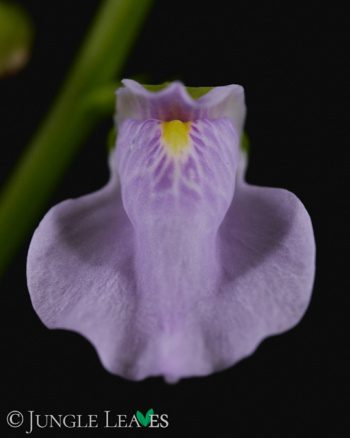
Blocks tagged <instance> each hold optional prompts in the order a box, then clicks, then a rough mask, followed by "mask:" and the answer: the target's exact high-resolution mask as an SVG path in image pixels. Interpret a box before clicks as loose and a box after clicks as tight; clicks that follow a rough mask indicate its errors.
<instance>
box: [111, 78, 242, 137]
mask: <svg viewBox="0 0 350 438" xmlns="http://www.w3.org/2000/svg"><path fill="white" fill-rule="evenodd" d="M122 84H123V85H124V87H121V88H119V89H118V90H117V95H118V101H119V102H118V110H117V114H118V122H119V123H120V122H122V121H123V120H124V119H125V118H129V117H131V118H134V117H133V116H135V118H139V117H137V113H138V112H139V111H140V108H141V107H143V108H145V106H147V104H150V105H152V106H153V107H155V106H157V105H158V103H159V106H162V107H164V106H166V105H167V102H168V103H169V102H175V101H176V102H177V103H178V104H179V105H180V106H181V107H183V108H184V109H185V111H191V112H194V113H198V114H199V113H204V114H206V116H207V117H209V118H210V117H212V118H219V117H227V118H230V119H231V120H232V123H233V125H234V126H235V128H236V130H237V132H238V133H240V132H241V130H242V127H243V122H244V118H245V112H246V110H245V103H244V89H243V87H242V86H241V85H237V84H231V85H225V86H219V87H214V88H212V89H211V90H209V91H208V92H207V93H206V94H204V95H202V96H201V97H199V98H198V99H194V98H193V97H192V96H191V95H190V94H189V93H188V91H187V89H186V87H185V85H184V84H183V83H181V82H179V81H175V82H172V83H170V84H169V85H168V86H166V87H165V88H163V89H162V90H159V91H150V90H147V89H146V88H145V87H143V86H142V85H141V84H139V83H138V82H136V81H134V80H131V79H124V80H123V81H122ZM136 101H138V102H139V103H138V104H136V105H135V107H133V104H134V103H135V102H136ZM126 102H128V103H127V104H126ZM141 102H142V103H141ZM132 108H134V109H132ZM135 108H136V110H135Z"/></svg>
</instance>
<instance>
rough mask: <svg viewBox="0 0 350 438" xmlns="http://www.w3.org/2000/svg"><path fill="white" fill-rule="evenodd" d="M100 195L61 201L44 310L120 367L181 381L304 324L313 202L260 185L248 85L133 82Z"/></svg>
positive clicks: (48, 236)
mask: <svg viewBox="0 0 350 438" xmlns="http://www.w3.org/2000/svg"><path fill="white" fill-rule="evenodd" d="M123 84H124V86H123V87H121V88H120V89H119V90H118V91H117V119H116V122H117V128H118V136H117V143H116V148H114V150H113V151H112V152H111V154H110V169H111V177H110V180H109V182H108V183H107V185H106V186H105V187H103V188H102V189H101V190H98V191H96V192H94V193H92V194H89V195H86V196H83V197H81V198H78V199H70V200H66V201H64V202H62V203H60V204H58V205H57V206H55V207H53V208H52V209H51V210H50V211H49V212H48V213H47V214H46V216H45V217H44V219H43V220H42V221H41V223H40V225H39V227H38V228H37V230H36V231H35V233H34V236H33V239H32V242H31V245H30V249H29V254H28V265H27V276H28V285H29V291H30V294H31V299H32V302H33V306H34V308H35V310H36V311H37V313H38V315H39V317H40V318H41V320H42V321H43V322H44V324H45V325H46V326H47V327H49V328H63V329H69V330H74V331H76V332H78V333H80V334H82V335H83V336H85V337H86V338H87V339H89V340H90V341H91V343H92V344H93V345H94V347H95V348H96V350H97V352H98V355H99V357H100V359H101V361H102V363H103V365H104V366H105V367H106V368H107V369H108V370H109V371H110V372H112V373H115V374H118V375H121V376H124V377H126V378H129V379H133V380H140V379H144V378H145V377H149V376H157V375H162V376H164V377H165V379H166V380H167V381H169V382H174V381H177V380H178V379H180V378H182V377H189V376H203V375H207V374H210V373H213V372H215V371H218V370H221V369H224V368H227V367H230V366H232V365H233V364H235V363H236V362H237V361H239V360H240V359H242V358H244V357H246V356H248V355H250V354H251V353H252V352H253V351H254V350H255V349H256V348H257V346H258V345H259V343H260V342H261V341H262V340H263V339H264V338H265V337H267V336H270V335H272V334H277V333H281V332H283V331H285V330H287V329H289V328H291V327H292V326H294V325H295V324H297V322H298V321H299V320H300V318H301V317H302V315H303V314H304V312H305V310H306V308H307V306H308V303H309V300H310V295H311V290H312V284H313V278H314V270H315V244H314V236H313V230H312V225H311V221H310V218H309V215H308V213H307V212H306V210H305V208H304V207H303V205H302V203H301V202H300V201H299V200H298V199H297V198H296V197H295V196H294V195H293V194H292V193H290V192H288V191H286V190H283V189H275V188H267V187H258V186H253V185H249V184H247V183H246V182H245V180H244V172H245V167H246V162H247V157H246V153H245V152H244V150H243V149H242V148H241V147H240V139H241V134H242V125H243V122H244V117H245V104H244V93H243V88H242V87H241V86H239V85H228V86H224V87H216V88H213V89H210V90H209V91H208V90H206V91H207V92H206V93H204V94H203V90H202V92H201V93H197V94H202V95H201V96H200V97H198V96H196V98H194V97H192V95H193V94H192V95H191V94H189V92H188V91H187V89H186V88H185V87H184V86H183V85H182V84H181V83H179V82H174V83H171V84H170V85H168V86H167V87H165V88H164V89H162V90H160V91H156V92H155V91H150V90H149V89H146V88H145V87H143V86H142V85H140V84H138V83H136V82H134V81H131V80H125V81H123Z"/></svg>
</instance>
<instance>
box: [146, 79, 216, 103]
mask: <svg viewBox="0 0 350 438" xmlns="http://www.w3.org/2000/svg"><path fill="white" fill-rule="evenodd" d="M170 83H171V82H163V84H159V85H148V84H142V86H143V87H144V88H146V90H148V91H153V92H156V91H161V90H164V88H167V87H168V86H169V85H170ZM213 88H214V87H186V90H187V92H188V94H189V95H190V96H191V97H193V99H199V98H200V97H202V96H204V94H207V93H208V92H209V91H210V90H212V89H213Z"/></svg>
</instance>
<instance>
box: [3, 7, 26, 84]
mask: <svg viewBox="0 0 350 438" xmlns="http://www.w3.org/2000/svg"><path fill="white" fill-rule="evenodd" d="M33 36H34V29H33V25H32V21H31V19H30V17H29V16H28V14H27V13H26V11H25V10H24V9H23V8H21V7H20V6H18V5H16V4H13V3H10V2H4V1H0V77H2V76H7V75H10V74H13V73H16V72H17V71H18V70H20V69H21V68H22V67H23V66H24V65H25V64H26V63H27V61H28V59H29V55H30V51H31V46H32V42H33Z"/></svg>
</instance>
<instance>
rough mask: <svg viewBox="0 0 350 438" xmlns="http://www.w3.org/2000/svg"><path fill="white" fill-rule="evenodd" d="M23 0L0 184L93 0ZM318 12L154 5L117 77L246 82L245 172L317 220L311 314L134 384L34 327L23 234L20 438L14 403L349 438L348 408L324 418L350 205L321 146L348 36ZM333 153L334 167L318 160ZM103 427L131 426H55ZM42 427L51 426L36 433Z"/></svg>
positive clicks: (15, 267) (6, 327)
mask: <svg viewBox="0 0 350 438" xmlns="http://www.w3.org/2000/svg"><path fill="white" fill-rule="evenodd" d="M20 3H22V4H24V5H25V6H26V8H27V9H28V11H29V12H30V14H31V15H32V17H33V19H34V22H35V25H36V41H35V48H34V53H33V56H32V59H31V62H30V64H29V66H28V67H27V68H26V69H25V70H24V71H23V72H21V73H20V74H19V75H18V76H16V77H12V78H8V79H6V80H3V81H0V120H1V131H0V145H1V169H0V178H1V181H0V182H1V183H3V182H4V181H5V179H6V177H7V176H8V174H9V172H10V170H11V168H12V167H13V166H14V164H15V162H16V160H17V158H18V157H19V155H20V153H21V152H22V150H23V147H24V145H25V144H26V143H27V142H28V140H29V139H30V137H31V136H32V134H33V132H34V131H35V129H36V127H37V126H38V124H39V122H40V120H41V119H42V117H43V116H44V115H45V112H46V111H47V109H48V107H49V105H50V103H51V102H52V99H53V98H54V96H55V95H56V93H57V91H58V89H59V86H60V84H61V83H62V79H63V78H64V75H65V73H66V72H67V69H68V68H69V65H70V64H71V61H72V60H73V58H74V55H75V53H76V50H77V49H78V47H79V44H80V41H81V38H82V37H83V35H84V33H85V31H86V29H87V27H88V24H89V22H90V19H91V17H92V16H93V14H94V12H95V10H96V8H97V6H98V4H99V1H98V0H84V1H68V0H64V1H63V0H61V1H56V0H55V1H49V2H45V1H40V0H22V1H21V2H20ZM318 8H319V6H318V4H317V3H316V2H315V3H314V4H313V3H312V2H310V3H308V4H307V5H305V4H304V5H302V6H300V7H298V6H297V5H296V4H295V2H256V4H254V3H253V2H242V1H240V2H224V1H216V2H213V3H212V4H211V5H208V6H207V7H204V5H203V3H202V2H194V1H187V2H175V1H160V0H158V1H157V2H156V4H155V6H154V8H153V9H152V12H151V14H150V16H149V18H148V20H147V21H146V23H145V26H144V28H143V31H142V33H141V35H140V36H139V38H138V40H137V42H136V44H135V46H134V49H133V51H132V52H131V55H130V57H129V59H128V62H127V64H126V66H125V68H124V74H123V76H124V77H130V76H132V75H135V74H146V75H147V76H148V82H151V83H160V82H163V81H165V80H168V79H172V78H179V79H181V80H183V81H184V82H185V83H186V84H187V85H224V84H229V83H239V84H241V85H243V86H244V87H245V90H246V100H247V107H248V118H247V124H246V130H247V132H248V135H249V137H250V140H251V157H250V164H249V170H248V176H247V179H248V181H249V182H251V183H254V184H258V185H268V186H275V187H283V188H287V189H288V190H290V191H292V192H294V193H295V194H296V195H297V196H298V197H299V198H300V199H301V200H302V202H303V203H304V204H305V206H306V208H307V209H308V211H309V213H310V215H311V218H312V220H313V224H314V228H315V234H316V241H317V248H318V259H317V276H316V282H315V287H314V294H313V299H312V302H311V305H310V308H309V310H308V312H307V313H306V315H305V317H304V319H303V320H302V322H301V323H300V324H299V325H298V326H297V327H296V328H295V329H293V330H292V331H290V332H288V333H286V334H284V335H281V336H277V337H273V338H270V339H268V340H266V341H265V342H263V344H262V345H261V346H260V347H259V348H258V350H257V352H256V353H255V354H254V355H253V356H252V357H250V358H248V359H246V360H243V361H242V362H241V363H239V364H238V365H236V366H235V367H233V368H231V369H228V370H226V371H224V372H221V373H218V374H215V375H212V376H210V377H207V378H199V379H187V380H184V381H181V382H180V383H179V384H177V385H173V386H171V385H167V384H165V383H164V382H163V381H162V380H161V379H158V378H157V379H155V378H152V379H148V380H146V381H143V382H141V383H133V382H129V381H126V380H124V379H121V378H119V377H116V376H112V375H110V374H108V373H107V372H106V371H105V370H104V369H103V368H102V366H101V365H100V363H99V361H98V359H97V355H96V353H95V351H94V349H93V348H92V347H91V345H90V344H89V343H88V342H87V341H86V340H85V339H84V338H82V337H80V336H78V335H76V334H73V333H70V332H64V331H49V330H47V329H46V328H45V327H44V326H43V325H42V324H41V322H40V321H39V319H38V317H37V316H36V314H35V313H34V311H33V310H32V307H31V304H30V299H29V294H28V292H27V288H26V281H25V259H26V251H27V247H28V244H29V237H28V240H27V242H25V244H24V246H23V248H22V250H21V252H20V253H19V255H18V256H17V258H16V259H15V261H14V262H13V264H12V265H11V267H10V269H9V270H8V272H7V273H6V275H5V277H4V278H3V279H2V285H1V298H0V300H1V325H2V327H1V334H2V343H1V397H0V404H1V418H0V427H1V429H4V430H6V431H7V432H10V435H9V436H11V435H17V434H18V435H24V431H23V430H21V431H16V430H10V429H9V428H8V426H7V425H6V423H5V416H6V413H7V412H9V411H10V410H13V409H18V410H22V411H26V410H29V409H30V410H37V411H38V412H42V413H65V412H74V413H77V414H78V413H86V412H89V413H99V412H102V411H103V410H112V411H113V412H118V413H133V412H134V411H135V410H136V409H140V410H141V411H146V410H147V409H149V408H150V407H153V408H154V409H155V411H156V412H164V413H167V414H169V417H170V427H169V429H167V430H166V431H164V430H153V431H150V430H149V431H145V430H142V431H141V430H129V431H126V432H127V433H129V434H130V433H149V432H152V433H154V434H158V435H159V436H166V435H168V434H169V433H170V432H174V433H176V434H177V435H178V436H182V435H183V436H197V435H198V436H200V435H201V434H202V433H204V432H205V431H207V430H209V431H213V432H212V433H211V436H225V437H226V436H227V437H231V436H232V437H251V436H252V437H255V436H257V437H260V436H261V437H267V436H272V435H278V436H280V437H303V436H317V435H316V433H318V432H316V431H320V430H321V429H322V430H323V431H327V430H328V428H329V427H331V429H332V433H331V434H330V435H329V436H332V437H333V436H334V437H342V436H346V433H345V432H346V429H345V426H344V423H343V420H344V417H342V415H341V413H340V410H339V411H338V410H337V411H335V412H336V415H331V414H330V412H331V411H332V410H333V412H334V408H336V409H338V407H339V408H340V406H341V404H342V400H341V398H340V397H341V396H340V393H341V389H342V386H343V385H344V384H345V378H346V377H347V373H346V371H345V352H346V348H345V347H340V346H339V345H340V342H339V336H344V334H343V332H342V330H341V329H337V328H339V327H341V324H342V322H343V321H345V318H346V313H345V312H346V311H345V309H344V308H342V305H341V304H342V295H343V292H344V291H343V289H342V288H341V287H336V288H333V290H331V286H330V284H331V283H332V282H331V281H330V276H332V274H331V273H330V270H329V265H328V261H326V255H329V253H330V252H331V251H334V258H337V257H338V259H337V260H338V261H339V263H341V262H343V258H341V257H339V251H340V250H341V249H342V248H343V246H344V243H343V239H341V236H342V233H341V232H340V231H339V229H341V228H342V223H344V224H345V222H344V221H343V222H342V214H341V211H340V209H341V208H342V202H343V201H342V200H341V199H340V195H338V197H339V199H338V198H337V197H336V196H335V197H332V199H330V198H331V189H330V185H331V186H332V187H333V188H337V187H338V186H339V188H340V186H341V185H342V184H343V183H342V181H343V179H342V172H340V171H338V170H337V162H338V161H337V160H339V154H338V153H337V152H336V149H335V147H331V145H328V144H326V140H325V134H326V131H327V127H329V123H328V125H327V123H325V124H323V123H322V122H321V118H322V115H323V114H324V113H325V111H326V110H327V108H326V98H327V95H329V94H330V93H332V92H333V88H332V87H333V85H334V82H332V84H333V85H332V86H331V85H330V81H329V79H328V77H327V75H326V74H325V72H326V64H327V61H328V59H327V56H328V55H327V54H328V53H329V52H330V51H331V50H330V47H331V40H332V39H333V41H334V40H336V41H337V50H338V52H336V53H338V64H337V65H334V70H335V71H336V73H337V74H338V73H339V70H341V68H342V66H343V63H344V64H345V61H344V59H345V58H343V52H342V51H341V49H340V43H342V42H343V39H344V35H345V33H344V34H343V33H342V30H341V28H337V29H335V28H332V29H331V28H330V27H327V26H325V25H321V23H320V21H319V20H318V18H317V15H316V12H315V11H316V9H318ZM111 56H113V53H111ZM328 109H329V108H328ZM332 111H333V112H332V114H331V116H330V117H331V118H332V117H333V118H335V117H336V116H335V114H336V109H335V108H334V109H333V110H332ZM329 121H330V120H329ZM111 126H112V120H105V121H104V122H103V123H101V124H100V126H99V127H98V128H97V129H96V130H95V132H94V133H93V135H91V136H90V138H89V140H88V141H87V142H86V144H85V145H84V148H83V149H82V152H81V153H80V155H79V156H78V157H77V159H76V160H75V162H74V163H73V164H72V166H71V167H70V169H69V171H68V172H67V174H66V176H65V178H64V180H63V181H62V183H61V185H60V187H59V188H58V189H57V191H56V193H55V194H54V196H53V197H52V198H51V201H50V205H49V206H51V205H54V204H56V203H57V202H59V201H61V200H64V199H66V198H69V197H75V196H79V195H82V194H85V193H88V192H90V191H93V190H95V189H97V188H99V187H101V186H102V185H103V184H104V183H105V182H106V180H107V178H108V171H107V164H106V147H105V144H106V136H107V133H108V130H109V129H110V127H111ZM326 148H328V152H327V158H328V161H327V169H325V167H324V166H322V165H321V157H322V155H323V151H324V150H325V149H326ZM326 203H328V205H330V203H332V208H334V211H335V212H336V214H338V217H339V220H338V227H337V228H335V229H333V231H332V236H331V237H329V234H327V227H328V223H326V219H325V211H326V210H328V209H327V208H326V207H325V204H326ZM334 203H335V205H333V204H334ZM49 206H47V207H49ZM330 240H332V242H333V244H334V241H336V242H338V243H337V246H336V248H333V249H331V246H330V245H331V242H330ZM344 266H345V265H344ZM332 284H333V283H332ZM335 303H337V306H335ZM331 326H332V327H331ZM334 326H335V327H336V329H335V331H334ZM339 382H340V383H339ZM332 408H333V409H332ZM214 430H215V431H216V433H215V434H214ZM104 433H105V434H106V435H108V433H109V434H110V436H112V434H115V436H118V435H120V434H121V433H122V430H116V431H103V430H101V429H99V430H98V431H97V432H96V431H92V432H90V431H78V430H73V431H71V432H69V431H58V433H57V435H58V436H60V435H63V436H66V435H69V434H71V436H89V435H90V434H93V436H100V434H104ZM124 433H125V432H124ZM38 434H39V433H38ZM44 434H45V436H54V435H55V432H54V431H52V432H50V433H49V432H48V431H43V433H41V434H40V435H44ZM1 436H2V434H1ZM326 436H328V434H327V433H326Z"/></svg>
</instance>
